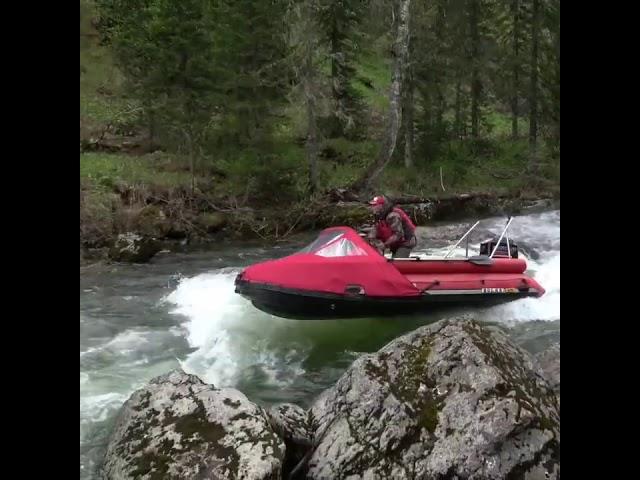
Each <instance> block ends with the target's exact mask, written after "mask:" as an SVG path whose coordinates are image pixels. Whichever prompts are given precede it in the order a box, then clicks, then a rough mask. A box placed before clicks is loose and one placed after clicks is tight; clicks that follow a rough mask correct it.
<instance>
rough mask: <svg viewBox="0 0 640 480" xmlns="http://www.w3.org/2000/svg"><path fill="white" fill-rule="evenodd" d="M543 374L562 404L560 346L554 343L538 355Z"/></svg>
mask: <svg viewBox="0 0 640 480" xmlns="http://www.w3.org/2000/svg"><path fill="white" fill-rule="evenodd" d="M536 359H537V360H538V364H539V365H540V368H541V369H542V373H543V374H544V376H545V378H546V379H547V381H548V382H549V385H551V388H553V390H554V391H555V392H556V395H557V396H558V402H560V344H559V343H554V344H553V345H551V346H550V347H549V348H547V349H546V350H543V351H542V352H539V353H537V354H536Z"/></svg>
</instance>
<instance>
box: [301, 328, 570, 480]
mask: <svg viewBox="0 0 640 480" xmlns="http://www.w3.org/2000/svg"><path fill="white" fill-rule="evenodd" d="M311 414H312V415H313V418H314V419H315V422H316V423H315V431H314V447H313V450H312V454H311V455H310V458H309V461H308V465H307V468H308V470H307V478H316V479H324V478H456V477H457V478H461V479H466V478H476V479H479V478H482V479H499V478H500V479H501V478H530V479H538V478H539V479H548V478H558V477H559V470H560V466H559V462H560V453H559V450H560V418H559V410H558V403H557V399H556V397H555V395H554V392H553V391H552V389H551V388H550V386H549V384H548V383H547V381H546V380H545V379H544V378H542V376H541V375H540V374H539V373H538V370H537V365H536V364H535V363H534V360H533V358H532V357H531V356H530V354H528V353H527V352H525V351H524V350H522V349H520V348H519V347H517V346H515V345H514V344H513V343H512V342H511V341H510V340H509V339H508V338H507V337H506V336H505V334H504V333H502V332H500V331H492V330H489V329H485V328H483V327H481V326H480V325H479V324H478V323H476V322H474V321H470V320H467V319H458V320H446V321H442V322H438V323H436V324H433V325H430V326H427V327H422V328H420V329H418V330H416V331H414V332H412V333H410V334H408V335H405V336H403V337H400V338H398V339H396V340H394V341H392V342H391V343H389V344H388V345H387V346H386V347H384V348H383V349H381V350H380V351H378V352H377V353H375V354H372V355H366V356H363V357H361V358H359V359H358V360H356V361H355V362H354V364H353V365H352V366H351V367H350V368H349V369H348V371H347V372H346V373H345V374H344V375H343V376H342V377H341V378H340V380H339V381H338V382H337V384H336V385H335V386H334V387H332V388H330V389H328V390H327V391H325V392H324V393H323V394H322V395H321V397H320V398H319V399H318V400H317V401H316V402H315V403H314V404H313V406H312V408H311Z"/></svg>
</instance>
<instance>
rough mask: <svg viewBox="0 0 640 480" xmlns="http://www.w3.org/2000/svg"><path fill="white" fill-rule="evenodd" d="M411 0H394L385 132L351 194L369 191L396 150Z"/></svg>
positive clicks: (353, 185)
mask: <svg viewBox="0 0 640 480" xmlns="http://www.w3.org/2000/svg"><path fill="white" fill-rule="evenodd" d="M410 3H411V0H395V2H394V9H395V16H394V17H395V32H394V33H395V40H394V48H393V51H394V56H395V58H394V66H393V76H392V80H391V89H390V94H389V117H388V120H387V131H386V135H385V141H384V143H383V145H382V148H381V149H380V152H379V154H378V158H377V159H376V160H375V162H374V163H372V164H371V165H370V166H369V167H368V168H367V169H366V170H365V172H364V174H363V175H362V176H361V177H360V178H359V179H358V180H356V181H355V182H354V183H353V184H352V185H351V188H352V189H353V190H355V191H361V190H363V189H369V188H370V187H371V184H372V183H373V181H374V180H375V179H376V178H377V177H378V175H380V173H381V172H382V171H383V170H384V167H385V166H386V165H387V163H389V161H390V160H391V157H392V156H393V152H394V150H395V148H396V141H397V139H398V130H399V128H400V124H401V122H402V110H401V103H402V98H401V90H402V83H403V76H404V72H405V65H406V60H407V52H408V43H409V5H410Z"/></svg>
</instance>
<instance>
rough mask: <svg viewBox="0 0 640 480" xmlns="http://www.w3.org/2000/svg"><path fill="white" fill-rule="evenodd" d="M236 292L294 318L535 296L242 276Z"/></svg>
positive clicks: (432, 308)
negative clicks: (295, 285)
mask: <svg viewBox="0 0 640 480" xmlns="http://www.w3.org/2000/svg"><path fill="white" fill-rule="evenodd" d="M483 290H484V291H483ZM235 291H236V293H238V294H240V295H242V296H243V297H245V298H247V299H248V300H250V301H251V303H252V304H253V305H254V306H255V307H256V308H258V309H259V310H262V311H263V312H266V313H269V314H271V315H276V316H278V317H283V318H291V319H296V320H322V319H340V318H343V319H344V318H362V317H381V316H393V315H408V314H416V313H428V312H433V311H436V310H441V309H443V308H447V307H449V308H450V307H461V306H477V307H482V306H493V305H498V304H502V303H507V302H511V301H514V300H518V299H521V298H527V297H536V296H538V292H537V291H535V290H534V289H532V288H519V289H515V288H511V289H499V288H492V289H479V290H457V291H456V290H451V291H443V290H438V291H432V292H424V293H422V294H421V295H415V296H407V297H369V296H366V295H338V294H332V293H320V292H311V291H303V290H295V289H287V288H282V287H277V286H273V285H267V284H259V283H253V282H248V281H245V280H242V279H241V278H238V279H236V290H235Z"/></svg>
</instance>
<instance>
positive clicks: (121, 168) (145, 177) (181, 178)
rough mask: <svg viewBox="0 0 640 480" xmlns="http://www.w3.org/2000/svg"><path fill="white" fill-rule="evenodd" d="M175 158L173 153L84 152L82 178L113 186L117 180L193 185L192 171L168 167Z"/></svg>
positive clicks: (132, 182) (128, 182) (132, 183)
mask: <svg viewBox="0 0 640 480" xmlns="http://www.w3.org/2000/svg"><path fill="white" fill-rule="evenodd" d="M174 161H175V160H174V159H172V158H171V157H160V156H158V155H145V156H141V157H133V156H127V155H115V154H108V153H94V152H91V153H82V154H80V178H81V179H82V178H86V179H89V180H91V181H92V182H94V183H95V184H97V185H102V186H105V187H111V186H113V185H115V184H116V183H117V182H124V183H126V184H129V185H159V186H165V187H177V186H181V185H189V184H190V179H191V176H190V174H189V172H181V171H178V172H172V171H164V170H163V168H166V167H167V166H170V165H171V164H172V162H174Z"/></svg>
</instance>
